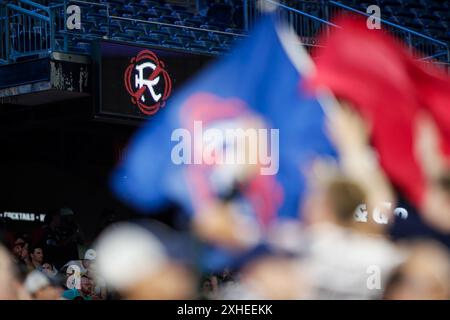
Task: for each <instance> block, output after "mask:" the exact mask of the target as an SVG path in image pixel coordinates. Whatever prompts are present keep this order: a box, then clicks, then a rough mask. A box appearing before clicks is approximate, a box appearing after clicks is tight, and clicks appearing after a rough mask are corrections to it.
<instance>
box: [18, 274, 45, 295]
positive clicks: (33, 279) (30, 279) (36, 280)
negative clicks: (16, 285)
mask: <svg viewBox="0 0 450 320" xmlns="http://www.w3.org/2000/svg"><path fill="white" fill-rule="evenodd" d="M24 285H25V289H26V290H27V291H28V292H29V293H30V294H34V293H35V292H37V291H39V290H40V289H42V288H45V287H46V286H48V285H50V280H49V279H48V278H47V276H46V275H45V274H43V273H42V272H41V271H37V270H34V271H32V272H31V273H30V274H28V276H27V278H26V279H25V283H24Z"/></svg>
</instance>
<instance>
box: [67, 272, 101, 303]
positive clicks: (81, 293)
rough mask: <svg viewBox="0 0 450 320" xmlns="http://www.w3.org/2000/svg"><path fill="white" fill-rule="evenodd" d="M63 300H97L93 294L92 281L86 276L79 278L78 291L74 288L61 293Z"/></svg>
mask: <svg viewBox="0 0 450 320" xmlns="http://www.w3.org/2000/svg"><path fill="white" fill-rule="evenodd" d="M62 296H63V298H65V299H67V300H75V299H77V298H79V297H80V298H82V299H84V300H97V299H98V297H96V296H94V294H93V286H92V280H91V279H90V278H89V277H88V276H81V279H80V289H77V288H76V287H74V288H72V289H68V290H66V291H64V292H63V294H62Z"/></svg>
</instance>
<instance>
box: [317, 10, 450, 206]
mask: <svg viewBox="0 0 450 320" xmlns="http://www.w3.org/2000/svg"><path fill="white" fill-rule="evenodd" d="M336 23H337V24H338V25H339V26H341V27H342V28H339V29H335V30H333V31H332V32H331V34H330V35H329V37H326V38H324V39H322V45H323V46H321V47H320V48H319V49H318V50H317V52H316V55H315V57H316V58H315V62H316V67H317V70H316V71H317V72H316V75H315V77H314V80H313V81H312V82H313V83H314V84H315V85H316V86H327V87H328V88H329V89H331V90H332V91H333V92H334V94H335V95H336V96H338V97H339V98H341V99H345V100H347V101H350V102H351V103H352V104H353V105H354V107H355V108H356V109H358V111H360V113H361V114H362V116H363V117H364V118H365V119H366V120H367V122H368V123H370V127H371V129H372V142H373V144H374V146H375V148H376V149H377V151H378V153H379V156H380V162H381V165H382V166H383V168H384V170H385V171H386V173H387V175H388V176H389V177H390V179H391V181H392V182H393V184H394V185H396V186H397V187H398V188H399V189H400V190H401V191H402V192H403V193H404V194H405V196H406V197H407V198H408V199H409V201H411V202H412V203H413V204H414V205H416V206H418V207H420V206H421V204H422V202H423V201H424V194H425V190H426V183H427V181H426V178H425V176H424V173H423V170H422V168H421V166H420V163H419V162H418V160H417V159H416V158H415V154H414V143H415V127H416V124H417V122H416V121H417V119H418V116H419V114H420V113H421V112H427V113H428V114H429V115H430V116H431V117H432V118H433V120H434V122H435V123H436V125H437V126H438V128H439V132H440V140H441V141H440V142H441V147H442V152H443V154H446V155H447V156H448V155H450V108H449V106H450V80H449V78H448V76H446V75H444V74H443V73H442V72H441V71H439V70H437V68H436V67H433V66H432V65H430V64H428V66H426V65H425V63H424V62H420V61H419V60H417V58H415V57H413V56H412V55H411V54H410V53H409V52H408V50H407V49H406V48H405V47H404V46H402V45H401V44H400V43H398V42H397V41H395V40H394V39H393V38H392V37H391V36H389V35H388V34H387V33H386V32H384V31H383V30H369V29H368V28H367V27H366V23H365V21H363V20H358V19H356V20H355V19H351V18H341V20H340V21H337V22H336Z"/></svg>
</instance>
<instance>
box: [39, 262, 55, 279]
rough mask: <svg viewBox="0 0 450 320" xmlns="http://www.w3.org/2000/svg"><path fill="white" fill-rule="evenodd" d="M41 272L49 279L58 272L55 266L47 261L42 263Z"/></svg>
mask: <svg viewBox="0 0 450 320" xmlns="http://www.w3.org/2000/svg"><path fill="white" fill-rule="evenodd" d="M41 271H42V272H43V273H45V274H46V275H47V276H49V277H54V276H55V275H56V274H57V273H58V272H57V270H56V268H55V266H54V265H53V264H52V263H51V262H48V261H44V262H43V263H42V265H41Z"/></svg>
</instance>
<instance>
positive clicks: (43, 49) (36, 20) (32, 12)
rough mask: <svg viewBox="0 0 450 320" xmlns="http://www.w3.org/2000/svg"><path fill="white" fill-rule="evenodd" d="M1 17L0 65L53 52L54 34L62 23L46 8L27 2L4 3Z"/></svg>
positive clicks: (27, 0) (0, 10)
mask: <svg viewBox="0 0 450 320" xmlns="http://www.w3.org/2000/svg"><path fill="white" fill-rule="evenodd" d="M58 6H61V7H62V6H63V4H60V5H58ZM0 13H1V18H0V25H1V28H0V62H3V63H8V62H11V61H16V60H17V59H18V58H21V57H25V56H39V55H46V54H48V53H49V52H50V51H51V50H52V49H53V48H54V39H55V32H56V31H57V30H58V28H59V24H60V23H61V22H59V21H58V20H60V19H59V18H60V17H58V16H56V15H54V14H52V10H51V9H50V8H49V7H46V6H43V5H41V4H39V3H35V2H32V1H30V0H18V1H16V3H9V2H7V3H6V4H5V5H4V6H2V7H1V8H0Z"/></svg>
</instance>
